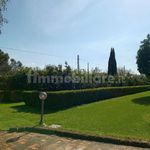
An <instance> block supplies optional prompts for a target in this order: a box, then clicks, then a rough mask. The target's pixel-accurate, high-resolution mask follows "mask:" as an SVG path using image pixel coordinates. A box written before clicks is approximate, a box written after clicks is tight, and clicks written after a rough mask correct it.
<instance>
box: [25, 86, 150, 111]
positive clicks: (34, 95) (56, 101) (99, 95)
mask: <svg viewBox="0 0 150 150" xmlns="http://www.w3.org/2000/svg"><path fill="white" fill-rule="evenodd" d="M147 90H150V86H133V87H113V88H112V87H111V88H96V89H85V90H71V91H57V92H47V94H48V98H47V100H45V107H46V108H51V109H65V108H69V107H73V106H77V105H82V104H87V103H91V102H95V101H100V100H105V99H109V98H114V97H119V96H124V95H128V94H134V93H138V92H144V91H147ZM38 94H39V92H38V91H24V92H23V101H24V102H25V103H26V105H28V106H34V107H39V106H40V100H39V98H38Z"/></svg>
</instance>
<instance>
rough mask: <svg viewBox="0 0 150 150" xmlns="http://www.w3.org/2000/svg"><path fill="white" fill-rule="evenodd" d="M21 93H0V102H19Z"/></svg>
mask: <svg viewBox="0 0 150 150" xmlns="http://www.w3.org/2000/svg"><path fill="white" fill-rule="evenodd" d="M22 100H23V98H22V91H0V102H6V103H7V102H21V101H22Z"/></svg>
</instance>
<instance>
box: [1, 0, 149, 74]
mask: <svg viewBox="0 0 150 150" xmlns="http://www.w3.org/2000/svg"><path fill="white" fill-rule="evenodd" d="M149 8H150V1H149V0H122V1H121V0H10V1H9V3H8V5H7V12H6V13H5V17H6V18H7V19H8V24H5V25H4V26H3V28H2V34H1V35H0V48H1V49H2V50H4V51H5V52H7V53H9V55H10V57H12V58H15V59H16V60H20V61H21V62H22V63H23V64H24V65H26V66H32V67H35V66H38V67H41V68H42V67H44V66H45V65H48V64H53V65H58V64H64V62H65V61H67V62H68V64H69V65H71V66H72V67H73V68H76V66H77V65H76V57H77V55H78V54H79V55H80V59H81V60H80V68H81V69H86V66H87V63H88V62H89V63H90V68H94V67H96V66H97V67H99V68H100V69H102V70H103V71H107V66H108V58H109V55H110V49H111V47H114V48H115V52H116V60H117V65H118V67H123V66H125V67H126V69H131V70H133V71H134V72H136V73H137V65H136V54H137V51H138V49H139V46H140V41H142V40H143V39H144V38H146V35H147V34H148V33H149V31H150V19H149V15H150V9H149ZM9 48H11V49H9Z"/></svg>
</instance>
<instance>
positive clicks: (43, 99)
mask: <svg viewBox="0 0 150 150" xmlns="http://www.w3.org/2000/svg"><path fill="white" fill-rule="evenodd" d="M46 98H47V93H46V92H40V94H39V99H40V100H41V119H40V122H39V125H44V102H45V100H46Z"/></svg>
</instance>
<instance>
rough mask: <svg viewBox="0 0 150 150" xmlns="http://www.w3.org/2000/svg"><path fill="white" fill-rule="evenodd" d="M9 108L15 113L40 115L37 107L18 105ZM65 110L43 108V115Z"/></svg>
mask: <svg viewBox="0 0 150 150" xmlns="http://www.w3.org/2000/svg"><path fill="white" fill-rule="evenodd" d="M11 108H13V109H15V110H17V112H25V113H33V114H41V109H40V108H38V107H31V106H27V105H25V104H23V105H19V106H12V107H11ZM65 109H67V108H61V109H52V108H49V109H48V108H45V110H44V114H51V113H55V112H58V111H62V110H65Z"/></svg>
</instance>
